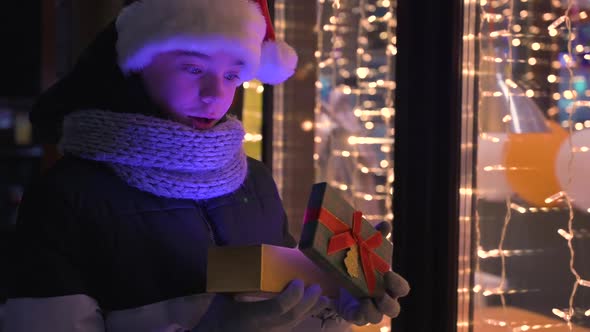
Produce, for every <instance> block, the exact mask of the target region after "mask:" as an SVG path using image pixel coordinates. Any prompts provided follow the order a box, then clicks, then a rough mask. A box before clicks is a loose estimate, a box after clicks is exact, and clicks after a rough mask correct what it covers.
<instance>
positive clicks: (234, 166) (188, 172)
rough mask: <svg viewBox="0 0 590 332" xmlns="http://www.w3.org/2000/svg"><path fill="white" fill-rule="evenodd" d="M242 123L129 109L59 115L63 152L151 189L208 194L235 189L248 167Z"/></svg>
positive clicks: (199, 195) (168, 193)
mask: <svg viewBox="0 0 590 332" xmlns="http://www.w3.org/2000/svg"><path fill="white" fill-rule="evenodd" d="M243 138H244V128H243V127H242V124H241V122H240V121H238V120H237V119H235V118H229V119H228V120H227V121H225V122H222V123H219V124H218V125H216V126H215V127H213V128H212V129H209V130H197V129H193V128H190V127H188V126H185V125H182V124H180V123H176V122H173V121H169V120H164V119H159V118H155V117H150V116H145V115H141V114H132V113H114V112H108V111H98V110H88V111H78V112H74V113H72V114H69V115H68V116H66V117H65V119H64V125H63V136H62V139H61V141H60V143H59V146H60V149H61V150H62V151H63V152H64V153H69V154H73V155H76V156H79V157H81V158H84V159H90V160H96V161H101V162H105V163H107V164H108V165H109V166H110V167H111V168H112V169H113V170H114V171H115V172H116V173H117V175H118V176H119V177H121V178H122V179H123V180H125V181H126V182H127V183H128V184H129V185H131V186H133V187H136V188H138V189H140V190H143V191H147V192H150V193H152V194H155V195H158V196H163V197H170V198H186V199H193V200H199V199H208V198H213V197H217V196H221V195H224V194H228V193H230V192H233V191H235V190H236V189H238V188H239V187H240V185H241V184H242V183H243V182H244V179H245V178H246V173H247V161H246V155H245V154H244V150H243V148H242V140H243Z"/></svg>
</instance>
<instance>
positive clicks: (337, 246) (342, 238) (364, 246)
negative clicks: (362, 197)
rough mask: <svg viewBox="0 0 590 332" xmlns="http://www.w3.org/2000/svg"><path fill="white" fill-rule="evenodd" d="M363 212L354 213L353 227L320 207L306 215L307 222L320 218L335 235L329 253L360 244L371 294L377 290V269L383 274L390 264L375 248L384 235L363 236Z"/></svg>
mask: <svg viewBox="0 0 590 332" xmlns="http://www.w3.org/2000/svg"><path fill="white" fill-rule="evenodd" d="M362 218H363V213H362V212H360V211H355V212H354V213H353V215H352V228H350V227H349V226H348V225H347V224H345V223H344V222H343V221H342V220H340V219H338V218H337V217H336V216H335V215H333V214H332V213H331V212H330V211H328V210H326V209H324V208H320V209H319V210H315V209H314V210H308V211H307V213H306V216H305V222H309V221H313V220H319V222H320V223H322V224H323V225H324V226H326V227H327V228H328V229H329V230H330V231H332V232H333V233H334V235H333V236H332V237H331V238H330V242H328V255H332V254H334V253H337V252H339V251H341V250H344V249H347V248H350V247H352V246H354V245H358V246H359V250H360V255H361V265H362V267H363V272H364V275H365V280H366V281H367V289H368V290H369V294H373V291H374V290H375V283H376V280H375V269H376V270H377V271H379V272H381V273H382V274H383V273H385V272H387V271H389V270H390V266H389V264H387V262H385V261H384V260H383V259H382V258H381V257H379V256H378V255H377V254H376V253H375V252H374V251H373V249H376V248H378V247H379V246H380V245H381V242H382V241H383V237H382V235H381V234H380V233H379V232H377V233H375V234H373V235H372V236H370V237H369V238H367V239H363V238H362V236H361V226H362Z"/></svg>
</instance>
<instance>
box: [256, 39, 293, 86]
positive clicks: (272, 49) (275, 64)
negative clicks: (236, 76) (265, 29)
mask: <svg viewBox="0 0 590 332" xmlns="http://www.w3.org/2000/svg"><path fill="white" fill-rule="evenodd" d="M296 67H297V53H296V52H295V50H294V49H293V48H292V47H291V46H289V44H287V43H285V42H284V41H282V40H276V41H266V42H264V43H263V44H262V52H261V55H260V68H259V69H258V74H257V75H256V78H257V79H258V80H260V81H261V82H263V83H266V84H279V83H282V82H284V81H286V80H287V79H288V78H289V77H291V76H292V75H293V73H295V68H296Z"/></svg>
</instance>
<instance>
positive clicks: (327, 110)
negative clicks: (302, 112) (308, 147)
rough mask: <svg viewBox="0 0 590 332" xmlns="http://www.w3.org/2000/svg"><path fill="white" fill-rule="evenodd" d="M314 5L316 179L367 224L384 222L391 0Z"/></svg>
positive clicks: (388, 216) (387, 214)
mask: <svg viewBox="0 0 590 332" xmlns="http://www.w3.org/2000/svg"><path fill="white" fill-rule="evenodd" d="M317 4H318V16H317V25H316V31H317V33H318V47H317V51H316V53H315V56H316V60H317V63H318V81H317V82H316V89H317V93H316V107H315V117H316V121H315V122H316V126H315V128H316V136H315V143H316V152H315V154H314V161H315V166H316V170H317V172H316V174H318V176H317V180H318V181H326V182H328V184H329V185H330V186H332V187H334V188H337V189H340V190H341V191H342V192H343V196H345V197H347V198H348V199H349V200H350V201H351V203H352V204H353V205H354V206H355V208H358V209H360V210H361V211H363V213H364V216H365V217H366V218H367V219H368V220H369V221H382V220H387V221H392V220H393V214H392V212H391V211H392V210H391V205H392V194H393V189H392V188H393V181H394V177H393V159H392V151H393V142H394V141H393V117H394V114H395V109H394V106H393V105H394V100H393V99H394V98H393V95H394V90H395V81H394V79H393V76H394V72H393V68H394V57H395V55H396V53H397V48H396V36H395V28H396V24H397V21H396V19H395V15H394V14H395V13H394V10H395V4H396V3H395V0H318V3H317ZM338 169H341V170H342V173H338V171H337V170H338ZM343 173H346V174H343Z"/></svg>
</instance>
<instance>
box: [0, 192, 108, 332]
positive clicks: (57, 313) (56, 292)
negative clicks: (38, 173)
mask: <svg viewBox="0 0 590 332" xmlns="http://www.w3.org/2000/svg"><path fill="white" fill-rule="evenodd" d="M81 222H82V220H79V219H78V218H76V217H75V209H73V207H72V205H71V204H70V203H68V200H67V199H66V196H65V194H63V193H60V190H59V186H55V185H53V186H52V185H48V184H46V183H45V184H43V183H37V184H36V185H34V186H33V187H30V188H29V190H27V192H25V195H24V197H23V200H22V202H21V205H20V206H19V215H18V218H17V224H16V248H15V250H14V253H15V257H14V260H13V262H14V267H13V269H12V271H13V277H12V278H11V280H12V287H11V293H10V294H9V299H8V301H7V303H6V312H7V314H6V322H5V328H6V330H7V331H11V332H20V331H27V332H35V331H63V332H74V331H75V332H99V331H100V332H102V331H104V321H103V318H102V314H101V311H100V308H99V306H98V303H97V301H96V300H95V299H94V298H93V297H92V296H91V292H90V290H89V286H88V284H87V280H88V278H87V275H88V273H87V272H86V273H85V272H84V271H85V264H86V266H87V265H88V263H87V262H86V263H84V261H85V259H84V257H85V250H84V248H83V246H82V243H84V236H83V233H82V232H81V229H82V226H81V225H80V224H81ZM86 260H87V261H88V259H86Z"/></svg>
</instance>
